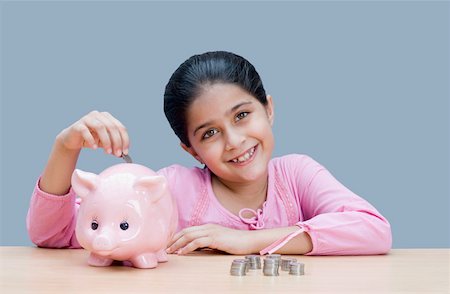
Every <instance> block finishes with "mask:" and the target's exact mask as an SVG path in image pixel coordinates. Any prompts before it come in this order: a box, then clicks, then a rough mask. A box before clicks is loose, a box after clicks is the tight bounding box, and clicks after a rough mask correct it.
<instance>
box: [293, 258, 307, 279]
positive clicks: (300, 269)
mask: <svg viewBox="0 0 450 294" xmlns="http://www.w3.org/2000/svg"><path fill="white" fill-rule="evenodd" d="M289 274H290V275H295V276H303V275H304V274H305V264H304V263H301V262H297V261H295V262H291V263H290V266H289Z"/></svg>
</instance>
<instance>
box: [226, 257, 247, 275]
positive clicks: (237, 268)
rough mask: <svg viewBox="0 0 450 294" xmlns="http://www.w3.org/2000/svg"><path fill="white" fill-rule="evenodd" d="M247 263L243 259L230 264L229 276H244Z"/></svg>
mask: <svg viewBox="0 0 450 294" xmlns="http://www.w3.org/2000/svg"><path fill="white" fill-rule="evenodd" d="M248 264H249V262H248V260H245V259H235V260H233V262H232V263H231V268H230V275H232V276H245V273H246V272H247V271H248V268H249V266H248Z"/></svg>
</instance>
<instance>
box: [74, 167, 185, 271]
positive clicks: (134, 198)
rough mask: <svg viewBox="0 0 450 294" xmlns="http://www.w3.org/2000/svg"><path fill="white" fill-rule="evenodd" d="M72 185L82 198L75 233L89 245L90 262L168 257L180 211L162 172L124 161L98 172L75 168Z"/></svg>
mask: <svg viewBox="0 0 450 294" xmlns="http://www.w3.org/2000/svg"><path fill="white" fill-rule="evenodd" d="M72 187H73V189H74V191H75V193H76V194H77V195H78V196H79V197H80V198H81V203H80V207H79V210H78V219H77V223H76V231H75V233H76V236H77V239H78V241H79V243H80V245H81V246H82V247H83V248H85V249H86V250H88V251H90V255H89V259H88V263H89V264H90V265H93V266H109V265H111V263H112V262H113V261H114V260H119V261H126V262H127V263H131V264H132V266H134V267H137V268H155V267H156V266H157V265H158V262H165V261H167V254H166V252H165V249H166V247H167V245H168V242H169V241H170V239H171V238H172V236H173V234H174V232H175V230H176V228H177V223H178V214H177V208H176V204H175V201H174V200H173V198H172V195H171V194H170V192H169V188H168V184H167V180H166V178H165V177H164V176H161V175H158V174H156V173H155V172H154V171H152V170H151V169H149V168H147V167H145V166H142V165H139V164H133V163H122V164H117V165H114V166H111V167H109V168H107V169H105V170H104V171H103V172H101V173H100V174H99V175H97V174H94V173H89V172H84V171H81V170H78V169H77V170H75V171H74V172H73V174H72Z"/></svg>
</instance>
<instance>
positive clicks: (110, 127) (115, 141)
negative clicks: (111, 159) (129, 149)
mask: <svg viewBox="0 0 450 294" xmlns="http://www.w3.org/2000/svg"><path fill="white" fill-rule="evenodd" d="M97 119H98V120H99V121H101V122H102V123H103V125H104V126H105V128H106V130H107V132H108V134H109V138H110V140H111V145H112V146H111V149H112V151H113V153H114V155H116V156H118V157H119V156H121V155H122V149H123V147H122V136H121V135H120V132H119V128H118V126H117V125H116V123H115V122H114V121H112V120H111V119H110V118H109V117H108V116H107V115H105V112H101V113H100V114H99V115H98V116H97Z"/></svg>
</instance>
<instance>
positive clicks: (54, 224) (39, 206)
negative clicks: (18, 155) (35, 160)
mask: <svg viewBox="0 0 450 294" xmlns="http://www.w3.org/2000/svg"><path fill="white" fill-rule="evenodd" d="M39 181H40V178H39V180H38V181H37V183H36V186H35V188H34V191H33V194H32V196H31V201H30V207H29V209H28V214H27V220H26V221H27V230H28V235H29V236H30V239H31V241H32V242H33V243H34V244H36V245H37V246H39V247H49V248H81V246H80V244H79V243H78V241H77V239H76V236H75V225H76V217H77V212H78V207H79V202H78V201H77V200H76V196H75V192H74V191H73V190H72V189H70V191H69V193H67V194H66V195H62V196H58V195H52V194H49V193H46V192H44V191H42V190H41V189H40V188H39Z"/></svg>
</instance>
